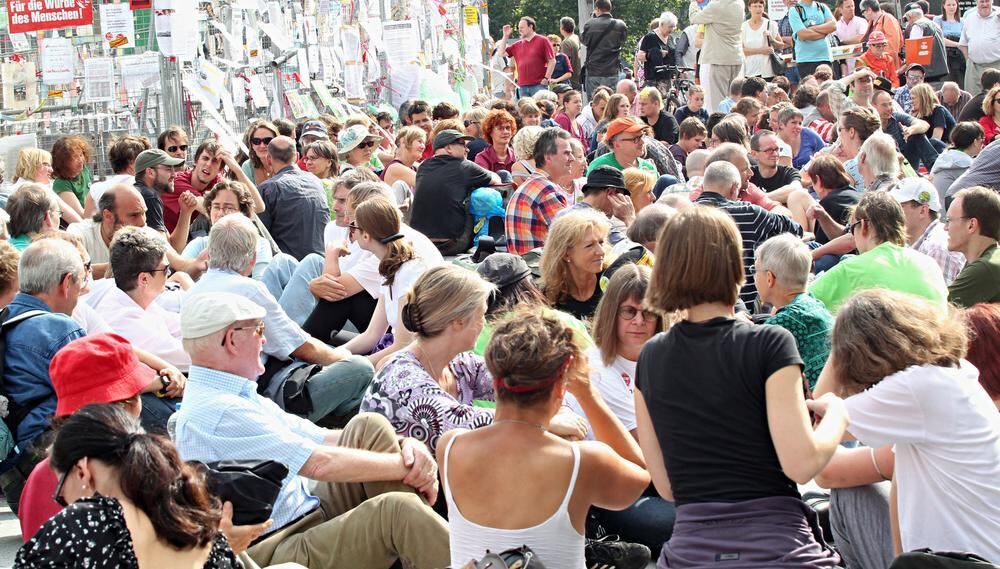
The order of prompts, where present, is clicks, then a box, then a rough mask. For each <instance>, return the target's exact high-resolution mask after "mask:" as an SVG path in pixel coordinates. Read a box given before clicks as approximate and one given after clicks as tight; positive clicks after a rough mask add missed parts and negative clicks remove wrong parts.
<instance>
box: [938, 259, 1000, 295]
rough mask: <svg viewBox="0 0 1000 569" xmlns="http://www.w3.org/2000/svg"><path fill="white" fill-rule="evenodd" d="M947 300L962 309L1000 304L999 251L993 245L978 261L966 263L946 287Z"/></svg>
mask: <svg viewBox="0 0 1000 569" xmlns="http://www.w3.org/2000/svg"><path fill="white" fill-rule="evenodd" d="M948 300H950V301H951V302H953V303H955V304H957V305H958V306H963V307H968V306H972V305H973V304H978V303H980V302H1000V249H998V248H997V246H996V244H995V243H994V244H993V245H991V246H990V247H988V248H987V249H986V250H985V251H983V254H982V255H980V256H979V258H978V259H976V260H975V261H972V262H971V263H966V265H965V268H964V269H962V272H960V273H958V276H957V277H955V282H953V283H951V286H950V287H948Z"/></svg>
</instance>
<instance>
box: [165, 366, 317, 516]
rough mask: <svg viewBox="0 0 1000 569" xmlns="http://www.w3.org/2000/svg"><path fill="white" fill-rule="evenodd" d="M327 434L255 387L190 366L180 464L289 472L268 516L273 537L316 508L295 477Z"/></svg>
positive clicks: (180, 421)
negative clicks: (255, 464) (272, 466)
mask: <svg viewBox="0 0 1000 569" xmlns="http://www.w3.org/2000/svg"><path fill="white" fill-rule="evenodd" d="M327 432H328V431H327V430H326V429H323V428H320V427H317V426H316V425H314V424H313V423H311V422H309V421H307V420H306V419H303V418H301V417H296V416H295V415H292V414H290V413H286V412H285V411H282V410H281V408H279V407H278V406H277V405H275V403H274V402H273V401H271V400H270V399H268V398H266V397H262V396H259V395H257V384H256V382H253V381H250V380H248V379H246V378H244V377H240V376H238V375H233V374H230V373H225V372H221V371H217V370H214V369H209V368H205V367H201V366H197V365H192V366H191V371H190V374H189V375H188V382H187V387H185V389H184V400H183V401H182V403H181V410H180V411H178V413H177V431H176V436H175V440H176V442H177V450H178V452H180V455H181V458H183V459H184V460H198V461H201V462H216V461H220V460H266V459H271V460H276V461H278V462H280V463H282V464H284V465H285V466H286V467H288V476H287V477H286V478H285V479H284V480H283V481H282V483H281V491H280V492H279V493H278V497H277V499H276V500H275V501H274V511H273V512H272V514H271V517H272V518H273V519H274V525H273V526H271V529H270V530H269V531H275V530H278V529H281V528H282V527H284V526H286V525H288V523H289V522H292V521H294V520H297V519H298V518H300V517H302V516H304V515H306V514H308V513H309V512H311V511H313V510H315V509H316V508H317V507H319V498H316V497H315V496H313V495H312V494H310V493H309V488H308V486H307V483H308V480H307V479H306V478H304V477H302V476H299V474H298V472H299V471H300V470H301V469H302V467H303V466H304V465H305V463H306V461H307V460H309V457H310V456H311V455H312V453H313V451H314V450H315V449H316V448H317V447H318V446H320V445H321V444H322V443H323V440H324V439H325V438H326V435H327Z"/></svg>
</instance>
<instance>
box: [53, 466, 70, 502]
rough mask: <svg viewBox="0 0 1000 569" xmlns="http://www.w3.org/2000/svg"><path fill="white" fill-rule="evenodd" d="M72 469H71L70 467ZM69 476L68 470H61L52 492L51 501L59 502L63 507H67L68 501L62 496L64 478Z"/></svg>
mask: <svg viewBox="0 0 1000 569" xmlns="http://www.w3.org/2000/svg"><path fill="white" fill-rule="evenodd" d="M71 470H72V469H71ZM68 476H69V472H63V473H62V474H60V475H59V483H58V484H56V491H55V492H53V493H52V501H53V502H55V503H56V504H59V505H60V506H62V507H63V508H67V507H69V502H67V501H66V498H63V495H62V493H63V486H64V485H65V484H66V478H67V477H68Z"/></svg>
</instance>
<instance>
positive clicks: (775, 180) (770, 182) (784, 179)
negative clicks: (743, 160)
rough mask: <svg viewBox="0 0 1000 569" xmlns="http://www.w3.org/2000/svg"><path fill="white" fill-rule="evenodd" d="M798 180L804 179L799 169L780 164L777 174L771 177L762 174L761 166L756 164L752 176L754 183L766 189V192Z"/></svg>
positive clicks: (751, 179)
mask: <svg viewBox="0 0 1000 569" xmlns="http://www.w3.org/2000/svg"><path fill="white" fill-rule="evenodd" d="M796 180H802V176H801V175H800V174H799V171H798V170H796V169H795V168H791V167H789V166H782V165H780V164H779V165H778V171H777V172H775V174H774V175H773V176H771V177H770V178H765V177H764V176H761V175H760V166H754V167H753V177H752V178H750V181H751V182H752V183H753V185H755V186H757V187H758V188H760V189H762V190H764V191H765V192H773V191H774V190H777V189H778V188H783V187H785V186H787V185H788V184H791V183H792V182H794V181H796Z"/></svg>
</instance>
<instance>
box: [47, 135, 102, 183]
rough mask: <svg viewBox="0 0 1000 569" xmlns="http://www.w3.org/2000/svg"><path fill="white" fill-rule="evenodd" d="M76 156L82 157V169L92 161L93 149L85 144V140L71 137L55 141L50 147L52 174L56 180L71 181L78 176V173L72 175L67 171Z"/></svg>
mask: <svg viewBox="0 0 1000 569" xmlns="http://www.w3.org/2000/svg"><path fill="white" fill-rule="evenodd" d="M77 154H80V155H82V156H83V163H84V168H86V164H90V162H91V161H92V160H93V159H94V149H93V148H92V147H91V146H90V143H89V142H87V139H85V138H83V137H82V136H77V135H72V136H64V137H62V138H60V139H59V140H56V142H55V144H53V145H52V172H53V173H54V174H55V176H56V178H62V179H64V180H72V179H73V178H75V177H77V176H79V175H80V173H79V172H77V173H76V174H72V172H70V171H69V165H70V164H71V163H72V162H73V159H74V157H75V156H76V155H77Z"/></svg>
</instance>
